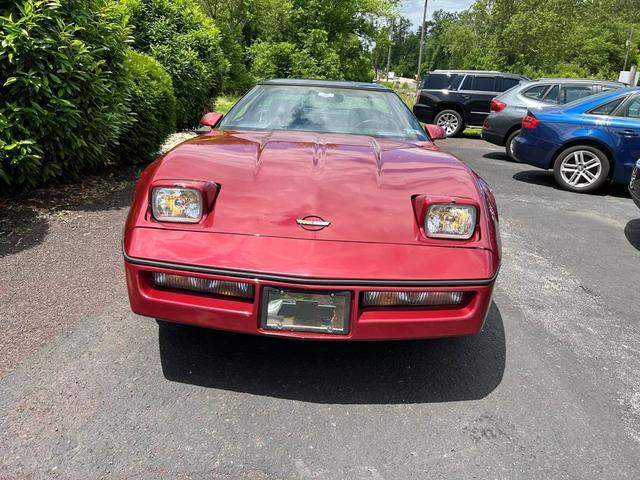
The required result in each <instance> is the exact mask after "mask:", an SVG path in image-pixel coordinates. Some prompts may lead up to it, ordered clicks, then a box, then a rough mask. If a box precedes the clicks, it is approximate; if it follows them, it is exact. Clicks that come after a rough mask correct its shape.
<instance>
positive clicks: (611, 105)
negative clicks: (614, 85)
mask: <svg viewBox="0 0 640 480" xmlns="http://www.w3.org/2000/svg"><path fill="white" fill-rule="evenodd" d="M620 103H622V99H621V98H618V99H616V100H612V101H610V102H607V103H604V104H602V105H598V106H597V107H596V108H594V109H593V110H591V111H590V112H589V113H590V114H591V115H611V114H612V113H613V112H614V110H615V109H616V108H618V105H620Z"/></svg>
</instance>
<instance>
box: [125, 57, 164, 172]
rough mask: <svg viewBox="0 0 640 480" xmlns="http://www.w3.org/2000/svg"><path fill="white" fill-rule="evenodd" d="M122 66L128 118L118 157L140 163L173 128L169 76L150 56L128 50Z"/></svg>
mask: <svg viewBox="0 0 640 480" xmlns="http://www.w3.org/2000/svg"><path fill="white" fill-rule="evenodd" d="M125 67H126V71H127V76H128V77H129V79H130V85H129V91H128V104H129V109H130V112H131V115H132V118H131V121H130V123H129V125H128V127H127V128H125V129H124V130H123V131H122V134H121V137H120V158H121V159H122V161H123V162H125V163H143V162H146V161H148V160H150V159H152V158H153V157H154V156H155V154H156V153H157V152H158V149H159V148H160V145H162V143H163V142H164V140H165V139H166V138H167V135H169V134H170V133H171V132H173V131H174V130H175V126H176V98H175V96H174V95H173V85H172V84H171V77H170V76H169V74H168V73H167V72H166V71H165V70H164V68H162V65H160V63H158V62H157V61H156V60H154V59H153V58H151V57H150V56H148V55H145V54H143V53H138V52H135V51H133V50H129V52H128V53H127V57H126V61H125Z"/></svg>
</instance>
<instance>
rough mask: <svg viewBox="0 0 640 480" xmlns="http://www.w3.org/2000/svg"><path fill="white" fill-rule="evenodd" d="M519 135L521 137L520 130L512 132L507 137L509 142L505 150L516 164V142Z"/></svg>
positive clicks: (505, 144) (506, 143)
mask: <svg viewBox="0 0 640 480" xmlns="http://www.w3.org/2000/svg"><path fill="white" fill-rule="evenodd" d="M518 135H520V130H515V131H513V132H511V133H510V134H509V136H508V137H507V141H506V142H505V143H504V149H505V151H506V152H507V156H508V157H509V158H510V159H511V160H513V161H514V162H517V161H518V159H517V158H516V156H515V155H514V154H513V147H514V140H515V139H516V137H517V136H518Z"/></svg>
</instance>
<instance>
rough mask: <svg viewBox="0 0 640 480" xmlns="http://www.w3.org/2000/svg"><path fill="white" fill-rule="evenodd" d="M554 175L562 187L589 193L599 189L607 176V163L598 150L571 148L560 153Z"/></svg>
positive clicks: (579, 147) (583, 147) (580, 147)
mask: <svg viewBox="0 0 640 480" xmlns="http://www.w3.org/2000/svg"><path fill="white" fill-rule="evenodd" d="M558 158H559V159H560V161H558V162H556V165H555V168H554V175H555V177H556V180H557V181H558V183H560V185H561V186H562V187H564V188H565V189H567V190H572V191H574V192H591V191H594V190H596V189H597V188H599V187H600V186H601V185H602V184H603V183H604V182H605V180H606V177H607V175H608V174H609V161H608V159H607V157H606V155H605V154H604V153H603V152H602V151H600V150H599V149H597V148H595V147H591V146H577V147H572V148H569V149H567V150H565V151H564V152H562V153H561V154H560V155H559V157H558Z"/></svg>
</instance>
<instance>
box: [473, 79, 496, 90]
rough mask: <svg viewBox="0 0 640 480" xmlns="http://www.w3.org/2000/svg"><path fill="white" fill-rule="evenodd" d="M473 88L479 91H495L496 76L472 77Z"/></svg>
mask: <svg viewBox="0 0 640 480" xmlns="http://www.w3.org/2000/svg"><path fill="white" fill-rule="evenodd" d="M473 90H477V91H479V92H495V91H496V77H475V78H474V79H473Z"/></svg>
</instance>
